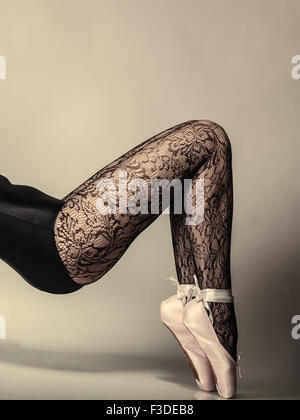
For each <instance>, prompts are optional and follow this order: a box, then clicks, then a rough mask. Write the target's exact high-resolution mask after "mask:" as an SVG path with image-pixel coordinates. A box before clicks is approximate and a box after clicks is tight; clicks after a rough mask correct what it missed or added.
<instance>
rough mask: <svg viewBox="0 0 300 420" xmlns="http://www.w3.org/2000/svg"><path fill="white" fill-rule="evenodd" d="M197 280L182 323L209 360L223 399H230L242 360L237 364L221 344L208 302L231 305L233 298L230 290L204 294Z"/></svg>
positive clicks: (234, 391)
mask: <svg viewBox="0 0 300 420" xmlns="http://www.w3.org/2000/svg"><path fill="white" fill-rule="evenodd" d="M194 278H195V282H196V286H195V287H194V288H193V291H192V295H193V296H192V298H191V299H190V300H189V301H188V302H187V303H186V305H185V306H184V314H183V323H184V325H185V326H186V327H187V328H188V329H189V331H190V332H191V333H192V334H193V336H194V337H195V339H196V340H197V343H198V344H199V346H201V348H202V350H203V352H204V353H205V355H206V356H207V358H208V360H209V363H210V366H211V369H212V373H213V376H214V380H215V384H216V388H217V390H218V393H219V395H220V397H221V398H226V399H229V398H232V397H233V396H234V395H235V393H236V387H237V367H238V368H239V363H238V362H239V359H238V361H237V362H236V361H235V360H234V359H233V358H232V357H231V355H230V354H229V353H228V352H227V350H225V348H224V347H223V346H222V344H221V343H220V341H219V339H218V337H217V334H216V332H215V330H214V328H213V322H214V319H213V313H212V311H211V309H210V306H209V302H222V303H231V302H233V296H232V294H231V290H230V289H226V290H225V289H204V290H201V289H200V287H199V284H198V280H197V278H196V276H194ZM239 369H240V368H239Z"/></svg>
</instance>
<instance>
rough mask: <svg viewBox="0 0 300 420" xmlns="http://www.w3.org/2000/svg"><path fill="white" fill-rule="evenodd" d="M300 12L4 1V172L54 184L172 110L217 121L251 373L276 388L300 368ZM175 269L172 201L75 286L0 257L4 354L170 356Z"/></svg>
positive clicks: (151, 130) (236, 1) (297, 8)
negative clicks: (51, 290)
mask: <svg viewBox="0 0 300 420" xmlns="http://www.w3.org/2000/svg"><path fill="white" fill-rule="evenodd" d="M299 15H300V2H299V1H298V0H251V1H250V0H247V1H246V0H185V1H182V0H181V1H179V0H159V1H158V0H151V1H150V0H149V1H146V0H142V1H141V0H127V1H121V0H84V1H83V0H82V1H81V0H51V1H50V0H27V1H26V2H25V1H21V0H7V1H5V0H0V54H3V55H5V57H6V60H7V79H6V80H1V81H0V115H1V120H0V139H1V140H0V153H1V155H0V156H1V160H0V172H1V173H2V174H4V175H5V176H7V177H8V178H9V179H10V180H11V181H12V182H15V183H22V184H28V185H32V186H35V187H37V188H40V189H42V190H44V191H45V192H47V193H48V194H52V195H54V196H57V197H63V196H64V195H66V194H67V193H68V192H70V191H71V190H72V189H73V188H75V187H76V186H77V185H78V184H80V183H81V182H82V181H84V180H85V179H86V178H88V177H89V176H90V175H92V174H93V173H94V172H96V171H97V170H98V169H100V168H101V167H103V166H104V165H106V164H107V163H109V162H110V161H112V160H113V159H115V158H116V157H118V156H119V155H121V154H123V153H124V152H125V151H127V150H128V149H130V148H132V147H133V146H135V145H136V144H137V143H139V142H141V141H143V140H145V139H147V138H149V137H151V136H152V135H154V134H157V133H158V132H160V131H162V130H164V129H166V128H169V127H171V126H173V125H175V124H177V123H180V122H183V121H186V120H190V119H202V118H207V119H211V120H215V121H217V122H218V123H220V124H221V125H223V126H224V127H225V129H226V130H227V132H228V134H229V136H230V138H231V141H232V147H233V159H234V161H233V166H234V185H235V209H234V227H233V243H232V277H233V286H234V294H235V296H236V308H237V315H238V322H239V331H240V350H241V351H242V352H243V367H244V376H245V379H244V383H247V386H249V387H250V388H251V387H252V389H259V387H260V386H261V385H262V384H265V385H266V386H269V389H270V390H271V391H272V392H273V391H274V393H275V392H278V393H279V394H280V393H281V392H282V393H284V392H286V390H287V389H288V390H289V391H290V392H292V393H294V392H296V390H298V389H299V381H300V380H299V369H298V367H299V362H300V359H299V354H300V341H293V340H292V339H291V327H292V326H291V318H292V316H293V315H296V314H299V313H300V303H299V296H300V293H299V259H298V254H299V245H300V235H299V233H300V229H299V228H300V226H299V210H300V201H299V184H298V183H299V153H300V146H299V124H300V123H299V102H300V80H298V81H296V80H293V79H292V77H291V68H292V65H291V59H292V57H293V56H294V55H296V54H300V45H299V39H300V25H299ZM45 269H46V268H45ZM172 274H175V267H174V262H173V256H172V248H171V237H170V229H169V225H168V217H167V216H162V217H161V218H160V219H159V220H158V221H157V222H156V223H155V224H154V225H152V226H151V227H150V228H149V229H148V230H147V231H146V232H144V233H143V234H142V235H141V236H140V237H139V238H138V239H137V240H136V241H135V243H134V244H133V245H132V246H131V248H130V249H129V250H128V252H127V254H126V255H125V256H124V258H123V259H122V260H121V261H120V262H119V263H118V264H117V266H115V267H114V268H113V269H112V270H111V272H109V273H108V274H107V275H106V276H105V278H104V279H102V280H101V281H100V282H98V283H96V284H94V285H91V286H89V287H87V288H85V289H84V290H83V291H80V292H78V293H76V294H74V295H70V296H64V297H58V296H50V295H47V294H42V293H40V292H39V291H37V290H34V289H32V288H31V287H30V286H28V285H27V284H26V283H25V282H24V281H23V280H22V279H21V278H20V277H19V276H18V275H17V274H16V273H14V272H13V271H12V270H11V269H10V268H9V267H8V266H6V265H4V263H1V264H0V287H1V293H0V315H4V316H5V317H6V320H7V338H8V343H9V345H10V346H11V348H12V353H13V349H15V350H16V349H20V348H26V349H35V350H39V351H41V353H40V354H42V355H43V354H44V356H42V357H44V359H45V358H47V354H50V353H47V352H50V351H52V352H59V353H60V354H68V352H74V353H76V354H82V353H85V354H86V353H89V352H93V353H103V354H110V353H114V354H120V355H128V357H129V355H132V357H134V356H135V355H137V357H144V360H147V357H148V355H150V356H149V357H161V358H162V360H165V359H168V358H170V359H172V360H175V361H176V363H177V364H178V366H179V365H180V364H182V363H183V359H182V357H181V354H180V352H179V350H178V348H177V345H176V343H175V342H174V341H173V338H172V337H171V335H169V333H168V332H167V330H165V329H164V328H163V327H162V326H161V324H160V319H159V303H160V301H161V300H163V299H164V298H166V297H168V296H169V295H171V294H173V293H174V289H173V286H172V285H171V284H169V283H167V282H166V281H165V280H164V278H165V277H167V276H169V275H172ZM8 343H6V345H7V344H8ZM3 346H4V344H3V343H2V347H3ZM0 350H1V347H0ZM43 352H44V353H43ZM3 354H4V355H5V354H6V356H2V357H4V360H5V357H8V356H7V353H5V352H3ZM16 354H20V353H18V351H16ZM51 354H52V353H51ZM16 357H17V356H16ZM0 358H1V353H0ZM29 359H30V357H29ZM34 360H35V359H34ZM72 360H73V359H72ZM74 363H75V364H76V356H75V359H74ZM124 363H127V362H126V361H125V362H124ZM54 364H55V361H54ZM111 397H113V395H111ZM132 397H134V395H132Z"/></svg>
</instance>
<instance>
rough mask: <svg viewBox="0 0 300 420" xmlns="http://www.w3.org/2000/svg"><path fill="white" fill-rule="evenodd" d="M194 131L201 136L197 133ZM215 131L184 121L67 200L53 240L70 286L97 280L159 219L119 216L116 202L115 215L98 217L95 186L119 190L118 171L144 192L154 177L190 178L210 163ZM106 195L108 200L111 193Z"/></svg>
mask: <svg viewBox="0 0 300 420" xmlns="http://www.w3.org/2000/svg"><path fill="white" fill-rule="evenodd" d="M199 127H202V131H201V136H202V137H201V136H200V135H199V133H198V131H197V130H198V128H199ZM215 127H217V125H216V124H214V123H212V122H209V121H188V122H186V123H183V124H179V125H177V126H175V127H173V128H171V129H169V130H166V131H164V132H163V133H160V134H158V135H157V136H154V137H152V138H150V139H149V140H146V141H144V142H143V143H142V144H140V145H138V146H136V147H135V148H133V149H132V150H130V151H129V152H127V153H125V154H124V155H123V156H121V157H120V158H118V159H116V160H115V161H114V162H112V163H111V164H109V165H107V166H106V167H105V168H103V169H102V170H101V171H99V172H98V173H97V174H95V175H94V176H93V177H92V178H90V179H89V180H88V181H86V182H85V183H84V184H83V185H81V186H80V187H79V188H77V189H76V190H75V191H74V192H73V193H71V194H69V195H68V196H67V197H66V199H65V205H64V207H63V208H62V210H61V211H60V213H59V215H58V217H57V220H56V224H55V238H56V244H57V248H58V251H59V254H60V256H61V259H62V261H63V263H64V264H65V266H66V268H67V270H68V272H69V274H70V276H71V277H72V278H73V280H74V281H75V282H77V283H79V284H87V283H91V282H94V281H96V280H98V279H99V278H100V277H102V276H103V275H104V274H105V273H106V272H107V271H108V270H109V269H110V268H111V267H112V266H113V265H114V264H115V263H116V262H117V261H118V260H119V258H120V257H121V256H122V255H123V254H124V252H125V251H126V249H127V248H128V246H129V245H130V244H131V243H132V241H133V240H134V239H135V238H136V237H137V236H138V235H139V233H141V232H142V231H143V230H144V229H145V228H146V227H147V226H149V225H150V224H151V223H152V222H153V221H154V220H155V219H156V218H157V217H158V214H136V215H133V214H130V213H128V214H120V213H119V209H120V208H121V206H122V204H123V203H122V202H121V201H122V200H121V199H120V197H117V203H116V207H117V212H116V214H107V215H103V214H99V211H98V210H97V201H98V199H99V195H100V194H99V191H98V189H97V186H98V185H99V181H100V180H102V179H103V178H109V179H110V180H113V181H114V182H115V184H116V185H117V187H119V185H118V184H119V181H118V180H119V175H120V172H121V171H126V174H127V176H128V181H131V180H132V179H134V178H139V179H141V180H143V181H144V182H146V185H147V186H148V187H149V188H150V185H151V181H152V180H153V179H154V178H155V179H167V180H169V181H172V180H173V179H183V178H189V174H190V173H191V172H192V171H194V170H195V169H197V168H199V167H201V166H202V165H203V164H204V162H205V161H206V160H207V159H209V157H210V153H211V150H212V149H213V147H214V142H215V141H216V138H215V135H214V130H215ZM110 193H112V195H113V191H112V190H111V191H110ZM126 198H130V194H128V196H127V197H126ZM150 205H151V199H150V198H149V206H150ZM162 210H163V209H160V213H161V211H162Z"/></svg>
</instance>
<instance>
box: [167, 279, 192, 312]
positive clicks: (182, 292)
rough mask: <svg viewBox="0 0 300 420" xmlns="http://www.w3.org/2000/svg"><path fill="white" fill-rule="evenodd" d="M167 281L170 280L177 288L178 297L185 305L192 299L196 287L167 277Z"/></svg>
mask: <svg viewBox="0 0 300 420" xmlns="http://www.w3.org/2000/svg"><path fill="white" fill-rule="evenodd" d="M167 280H170V281H171V282H172V283H174V284H175V285H176V286H177V293H176V297H177V299H179V300H181V301H182V303H183V304H184V305H185V304H186V303H187V302H189V301H190V300H191V299H192V297H193V293H194V292H193V289H194V287H195V285H194V284H180V283H179V282H178V280H177V279H175V277H167Z"/></svg>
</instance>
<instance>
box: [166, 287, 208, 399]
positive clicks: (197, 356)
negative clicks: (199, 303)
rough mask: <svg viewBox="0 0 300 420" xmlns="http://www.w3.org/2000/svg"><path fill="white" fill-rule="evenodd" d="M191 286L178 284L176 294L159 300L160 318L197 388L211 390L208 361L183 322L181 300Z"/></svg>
mask: <svg viewBox="0 0 300 420" xmlns="http://www.w3.org/2000/svg"><path fill="white" fill-rule="evenodd" d="M174 280H175V279H174ZM175 281H176V280H175ZM193 287H194V284H191V285H182V286H180V285H178V291H177V295H174V296H171V297H169V298H168V299H166V300H164V301H163V302H161V305H160V314H161V320H162V322H163V323H164V324H165V326H166V327H167V328H168V329H169V330H170V332H171V333H172V335H173V336H174V337H175V339H176V340H177V342H178V344H179V345H180V347H181V349H182V351H183V353H184V355H185V357H186V359H187V361H188V363H189V365H190V368H191V370H192V372H193V374H194V377H195V380H196V384H197V386H198V388H199V389H200V390H201V391H205V392H211V391H214V389H215V381H214V378H213V375H212V372H211V367H210V363H209V361H208V359H207V357H206V355H205V353H204V352H203V351H202V349H201V347H200V346H199V344H198V343H197V341H196V340H195V338H194V336H193V334H191V332H190V331H189V330H188V329H187V328H186V326H185V325H184V323H183V314H184V303H183V301H185V300H186V299H188V295H189V293H190V292H191V290H192V288H193Z"/></svg>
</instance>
